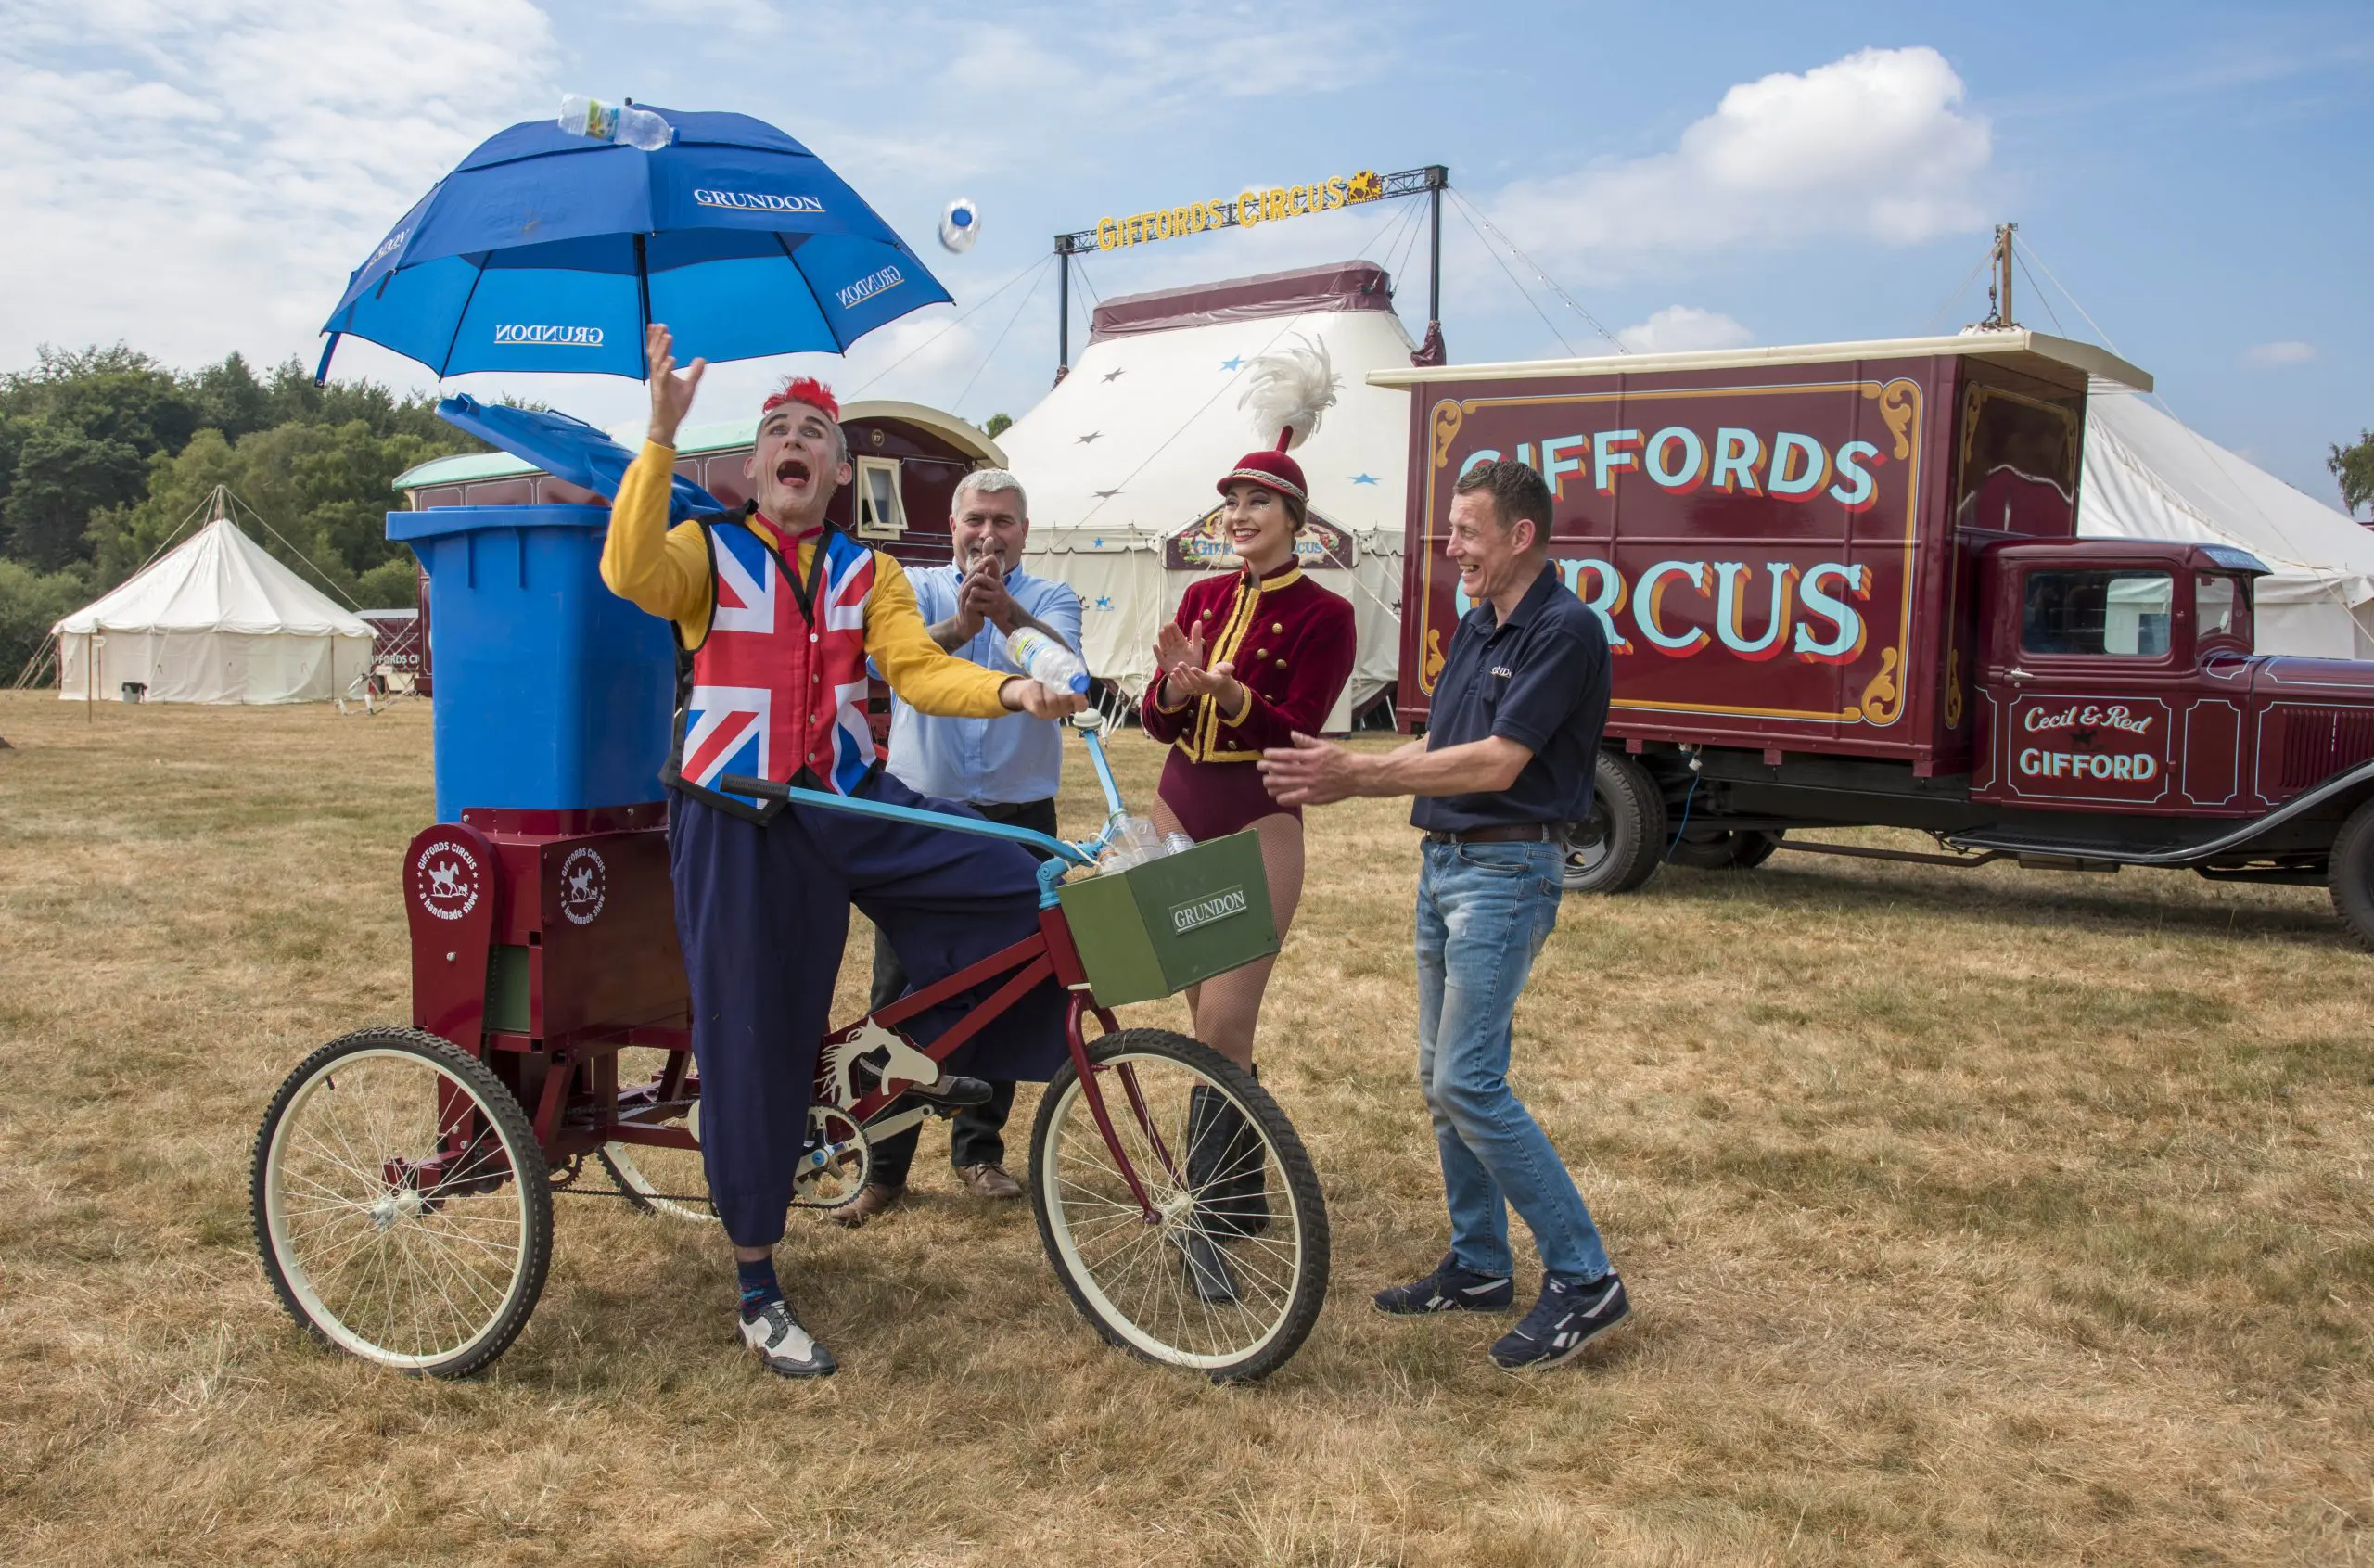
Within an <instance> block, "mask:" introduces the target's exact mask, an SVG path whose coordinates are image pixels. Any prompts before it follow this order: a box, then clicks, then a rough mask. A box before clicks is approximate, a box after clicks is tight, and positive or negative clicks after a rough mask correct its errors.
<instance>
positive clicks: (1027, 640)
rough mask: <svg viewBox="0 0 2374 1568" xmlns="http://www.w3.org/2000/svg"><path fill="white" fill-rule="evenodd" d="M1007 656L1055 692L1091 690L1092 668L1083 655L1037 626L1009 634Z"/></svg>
mask: <svg viewBox="0 0 2374 1568" xmlns="http://www.w3.org/2000/svg"><path fill="white" fill-rule="evenodd" d="M1005 652H1006V657H1008V658H1010V659H1012V660H1014V662H1015V665H1016V666H1018V667H1019V668H1020V669H1022V670H1023V671H1024V672H1025V673H1027V675H1028V676H1029V677H1030V678H1031V679H1032V680H1033V681H1036V682H1039V683H1040V685H1042V686H1044V687H1046V688H1047V689H1048V690H1049V691H1051V692H1074V693H1079V694H1082V695H1085V694H1086V693H1087V691H1088V667H1087V666H1086V665H1083V664H1081V663H1080V661H1079V655H1077V654H1075V653H1073V652H1072V651H1071V650H1070V649H1069V648H1066V646H1064V645H1063V644H1061V643H1058V642H1056V641H1055V640H1054V639H1053V637H1050V636H1048V635H1047V634H1046V633H1045V632H1043V631H1039V630H1038V629H1036V628H1035V627H1028V626H1017V627H1015V629H1014V630H1013V631H1009V632H1007V633H1006V634H1005Z"/></svg>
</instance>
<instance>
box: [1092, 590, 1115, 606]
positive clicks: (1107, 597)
mask: <svg viewBox="0 0 2374 1568" xmlns="http://www.w3.org/2000/svg"><path fill="white" fill-rule="evenodd" d="M1096 607H1097V608H1098V609H1100V610H1109V609H1111V608H1112V607H1113V595H1112V594H1110V593H1099V594H1098V595H1097V596H1096Z"/></svg>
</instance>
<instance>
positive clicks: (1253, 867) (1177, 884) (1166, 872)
mask: <svg viewBox="0 0 2374 1568" xmlns="http://www.w3.org/2000/svg"><path fill="white" fill-rule="evenodd" d="M1058 896H1059V897H1060V898H1061V899H1062V900H1063V906H1064V920H1065V923H1066V924H1068V925H1069V926H1070V927H1071V935H1072V944H1073V945H1074V946H1075V947H1077V948H1078V949H1079V961H1080V966H1081V967H1082V968H1083V969H1085V970H1086V971H1087V972H1088V983H1089V987H1090V989H1091V991H1093V992H1094V994H1095V997H1096V1000H1097V1001H1098V1003H1099V1004H1100V1005H1102V1006H1105V1007H1119V1006H1121V1005H1123V1004H1124V1003H1127V1002H1132V1001H1151V1000H1152V999H1153V998H1155V997H1164V996H1171V995H1174V994H1175V993H1177V992H1180V991H1183V990H1185V989H1186V988H1188V987H1190V986H1192V985H1193V984H1195V983H1196V982H1197V981H1198V980H1208V979H1210V978H1211V977H1212V976H1213V975H1224V974H1226V973H1227V972H1228V971H1230V970H1232V969H1238V968H1242V967H1243V966H1244V965H1245V964H1248V963H1251V962H1253V961H1254V960H1255V959H1257V958H1268V957H1270V955H1272V954H1273V953H1275V952H1276V951H1277V950H1278V924H1277V921H1276V920H1275V919H1274V918H1273V917H1272V916H1271V914H1270V882H1269V877H1268V874H1267V873H1266V872H1265V871H1264V870H1263V867H1262V864H1261V839H1260V835H1257V834H1255V833H1252V832H1250V831H1247V832H1244V833H1232V834H1230V835H1228V836H1227V837H1225V838H1215V839H1213V840H1211V841H1210V842H1209V843H1206V844H1198V845H1196V846H1195V847H1194V848H1193V849H1187V850H1182V851H1181V852H1180V853H1178V854H1176V855H1165V856H1163V857H1161V858H1160V859H1158V860H1147V861H1144V862H1142V863H1141V864H1138V865H1134V866H1131V867H1130V869H1129V870H1127V871H1122V872H1106V873H1104V874H1102V875H1099V876H1092V877H1087V878H1083V879H1080V880H1078V881H1073V882H1066V883H1065V884H1064V886H1062V887H1061V888H1060V889H1058Z"/></svg>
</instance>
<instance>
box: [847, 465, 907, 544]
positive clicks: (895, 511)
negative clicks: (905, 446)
mask: <svg viewBox="0 0 2374 1568" xmlns="http://www.w3.org/2000/svg"><path fill="white" fill-rule="evenodd" d="M906 531H907V508H906V506H905V505H904V504H902V503H901V502H900V498H899V460H898V459H897V458H895V457H861V458H859V459H858V460H857V536H858V537H859V538H860V539H897V538H898V537H899V536H900V535H901V534H903V533H905V532H906Z"/></svg>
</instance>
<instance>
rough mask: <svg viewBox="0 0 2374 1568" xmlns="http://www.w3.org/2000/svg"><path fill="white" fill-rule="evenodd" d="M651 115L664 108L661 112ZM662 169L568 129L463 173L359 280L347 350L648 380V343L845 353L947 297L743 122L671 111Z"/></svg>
mask: <svg viewBox="0 0 2374 1568" xmlns="http://www.w3.org/2000/svg"><path fill="white" fill-rule="evenodd" d="M645 107H648V106H645ZM653 112H655V113H657V114H659V115H661V116H663V117H664V118H665V119H666V120H667V121H668V122H669V123H670V125H671V126H673V127H674V129H675V136H674V139H673V141H672V142H671V143H670V145H669V146H667V147H660V148H658V149H657V151H652V152H645V151H643V150H641V149H639V148H636V147H627V146H625V145H623V144H619V143H612V142H597V141H593V140H591V139H589V138H587V137H584V136H579V135H574V134H570V133H569V132H567V131H564V130H562V129H561V128H560V127H559V125H558V124H556V123H555V122H554V121H549V120H547V121H529V122H528V123H526V124H524V125H514V126H512V127H511V128H510V129H509V130H507V131H504V132H503V133H501V134H498V135H496V136H494V137H492V138H491V139H489V140H488V141H487V142H486V143H484V144H483V145H482V146H480V147H479V149H478V150H477V151H476V152H473V153H471V154H470V156H469V157H467V158H466V159H463V160H462V162H461V164H460V166H459V167H458V168H456V169H455V170H454V171H453V172H452V173H450V174H448V175H446V176H445V178H444V179H442V180H440V181H439V182H438V183H437V185H436V188H435V189H433V190H431V191H430V192H429V193H428V195H427V196H425V197H423V198H421V199H420V201H419V203H418V204H417V205H415V207H414V208H413V210H411V211H409V212H407V213H405V214H404V216H403V218H402V221H401V222H400V223H397V224H396V226H395V228H394V230H393V231H392V232H391V233H389V236H388V237H387V238H385V239H383V240H381V241H380V242H379V246H378V249H376V250H374V251H373V252H372V253H371V257H370V259H369V260H368V261H364V263H363V265H362V266H360V267H358V268H357V269H355V272H354V275H353V276H352V277H351V279H349V280H348V283H347V287H346V294H345V296H344V298H342V299H340V300H338V308H337V309H336V310H334V311H332V312H330V318H329V320H328V321H327V322H325V323H324V324H323V327H322V330H323V331H324V332H326V333H328V334H329V335H330V341H329V345H328V347H326V348H325V349H324V350H323V351H322V363H321V368H320V369H319V370H318V371H317V372H316V373H315V375H316V377H317V378H319V377H325V376H328V374H329V365H330V356H331V355H332V354H333V353H335V352H337V351H338V338H340V337H341V336H344V335H347V334H352V335H353V336H355V337H357V338H369V339H370V340H371V341H372V342H374V343H378V344H382V345H384V346H385V347H387V348H389V349H393V350H394V351H396V352H398V353H400V354H402V355H404V356H405V357H406V358H408V359H415V360H418V361H419V362H420V363H423V364H425V365H427V366H428V367H429V368H430V369H431V370H434V371H435V372H436V373H437V374H438V375H439V376H440V377H442V376H456V375H461V374H464V373H466V372H469V371H479V370H507V371H531V372H544V373H551V372H555V371H558V372H564V373H566V372H579V373H587V372H590V373H594V374H597V375H606V376H633V377H635V378H637V379H642V378H644V373H645V365H644V360H643V329H644V327H645V324H647V323H650V322H654V321H664V322H666V323H667V324H668V325H669V326H670V328H671V329H672V330H673V331H674V333H675V335H676V355H677V358H678V359H680V360H683V361H690V360H692V359H695V358H696V357H697V358H704V359H708V360H710V361H712V362H714V361H719V360H736V359H755V358H758V357H759V356H761V355H765V354H785V353H796V352H799V351H809V350H821V351H827V352H832V353H838V352H841V351H844V350H846V349H847V348H848V347H849V345H850V344H851V343H854V342H855V341H857V340H858V339H859V338H862V337H863V336H864V335H865V334H867V333H869V332H871V331H873V330H874V328H875V327H877V326H881V325H885V324H887V323H888V322H891V321H895V320H897V319H898V318H899V317H900V316H902V315H905V314H906V313H907V312H910V311H915V310H920V309H922V308H923V307H924V306H925V305H938V304H944V303H947V302H948V291H947V290H946V289H945V288H942V287H940V285H939V280H938V279H937V278H935V277H933V276H932V275H931V273H930V271H929V270H928V269H926V268H925V266H924V264H923V262H922V261H919V260H917V259H916V256H915V253H914V252H913V250H911V249H908V248H907V246H906V244H905V243H904V242H903V241H902V240H900V238H899V236H897V235H896V234H895V233H893V232H892V231H891V229H890V226H889V225H888V224H887V223H884V222H883V221H882V220H881V218H880V217H878V216H877V215H876V214H875V213H874V209H872V208H871V207H868V206H867V205H866V204H865V201H864V199H863V198H861V197H860V196H859V195H858V194H857V192H856V191H854V190H852V189H850V188H849V185H848V184H847V182H845V181H843V180H842V179H841V178H840V176H838V175H837V174H835V173H834V172H832V171H831V170H830V169H827V168H826V167H824V162H823V159H820V158H818V157H817V156H816V155H815V154H814V153H812V152H810V151H809V150H808V149H807V148H806V147H802V146H800V145H799V144H798V142H796V141H794V140H792V139H791V138H790V137H789V136H786V135H785V134H783V133H782V132H781V131H778V130H776V129H775V128H774V127H773V126H772V125H769V124H767V123H765V122H764V121H758V120H753V119H751V118H750V117H749V116H747V115H742V114H678V113H675V112H674V111H672V110H670V109H656V110H653Z"/></svg>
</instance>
